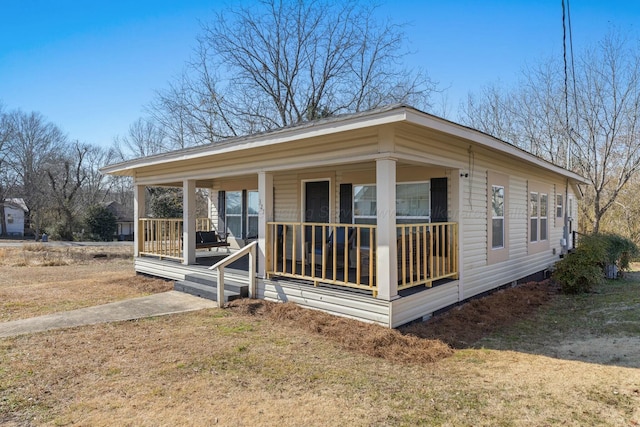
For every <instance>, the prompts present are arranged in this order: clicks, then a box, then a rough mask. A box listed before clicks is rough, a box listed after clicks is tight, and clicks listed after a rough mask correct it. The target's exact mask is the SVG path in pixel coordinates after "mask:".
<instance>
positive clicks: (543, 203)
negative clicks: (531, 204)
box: [540, 193, 549, 240]
mask: <svg viewBox="0 0 640 427" xmlns="http://www.w3.org/2000/svg"><path fill="white" fill-rule="evenodd" d="M548 199H549V198H548V195H546V194H543V193H541V194H540V240H547V230H548V227H547V224H548V217H547V209H548V207H549V203H548Z"/></svg>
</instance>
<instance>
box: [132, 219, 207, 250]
mask: <svg viewBox="0 0 640 427" xmlns="http://www.w3.org/2000/svg"><path fill="white" fill-rule="evenodd" d="M182 222H183V220H182V218H140V219H139V230H140V231H139V234H140V236H138V237H136V239H137V241H138V251H139V253H140V255H150V256H157V257H160V258H170V259H177V260H182V259H183V256H184V255H183V248H182V244H183V242H182V232H183V226H182ZM211 229H212V225H211V219H209V218H197V219H196V231H210V230H211Z"/></svg>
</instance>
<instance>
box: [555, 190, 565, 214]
mask: <svg viewBox="0 0 640 427" xmlns="http://www.w3.org/2000/svg"><path fill="white" fill-rule="evenodd" d="M563 217H564V215H563V212H562V194H557V195H556V218H563Z"/></svg>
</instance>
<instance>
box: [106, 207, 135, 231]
mask: <svg viewBox="0 0 640 427" xmlns="http://www.w3.org/2000/svg"><path fill="white" fill-rule="evenodd" d="M104 207H105V208H107V210H108V211H109V212H111V213H112V214H113V216H115V217H116V225H117V227H116V232H115V236H114V237H115V238H116V239H118V240H133V209H131V208H126V207H125V206H123V205H122V203H118V202H116V201H115V200H112V201H110V202H106V203H105V204H104Z"/></svg>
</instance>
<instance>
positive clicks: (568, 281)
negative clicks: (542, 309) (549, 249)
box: [553, 234, 638, 294]
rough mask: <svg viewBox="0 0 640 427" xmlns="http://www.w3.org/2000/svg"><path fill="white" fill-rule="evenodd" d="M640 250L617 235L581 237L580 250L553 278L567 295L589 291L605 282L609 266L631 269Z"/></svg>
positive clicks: (578, 248) (562, 263)
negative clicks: (632, 261) (631, 263)
mask: <svg viewBox="0 0 640 427" xmlns="http://www.w3.org/2000/svg"><path fill="white" fill-rule="evenodd" d="M637 256H638V247H637V246H636V245H635V243H633V242H632V241H631V240H629V239H626V238H624V237H622V236H618V235H615V234H592V235H588V236H583V237H581V238H580V242H579V245H578V247H577V248H576V249H575V251H574V252H572V253H570V254H569V255H567V256H566V257H565V258H563V259H562V260H560V261H559V262H558V263H557V264H556V268H555V271H554V273H553V278H554V280H555V281H556V282H558V284H559V285H560V288H561V289H562V292H564V293H566V294H577V293H582V292H589V291H590V290H592V289H593V288H594V287H595V286H596V285H599V284H601V283H603V281H604V277H605V268H606V266H607V265H615V266H616V267H618V269H620V270H627V269H629V264H630V262H631V259H633V258H634V257H637Z"/></svg>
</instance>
